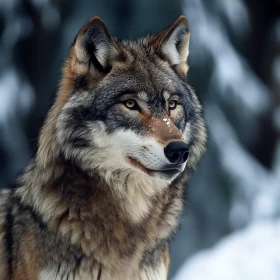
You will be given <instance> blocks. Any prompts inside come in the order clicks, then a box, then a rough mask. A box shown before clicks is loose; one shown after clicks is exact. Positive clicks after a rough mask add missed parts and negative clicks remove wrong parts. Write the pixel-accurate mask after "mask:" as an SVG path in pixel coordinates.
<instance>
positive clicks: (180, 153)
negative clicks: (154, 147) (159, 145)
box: [164, 142, 190, 164]
mask: <svg viewBox="0 0 280 280" xmlns="http://www.w3.org/2000/svg"><path fill="white" fill-rule="evenodd" d="M164 154H165V156H166V157H167V158H168V160H169V161H170V162H171V163H173V164H181V163H185V162H186V161H187V159H188V157H189V154H190V150H189V148H188V146H187V145H186V143H184V142H171V143H169V144H168V145H167V146H166V147H165V148H164Z"/></svg>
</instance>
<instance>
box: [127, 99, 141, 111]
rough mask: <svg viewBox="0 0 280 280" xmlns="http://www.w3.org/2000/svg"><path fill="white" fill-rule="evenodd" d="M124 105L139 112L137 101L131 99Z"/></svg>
mask: <svg viewBox="0 0 280 280" xmlns="http://www.w3.org/2000/svg"><path fill="white" fill-rule="evenodd" d="M124 105H125V106H126V107H127V108H128V109H130V110H138V108H139V107H138V104H137V102H136V101H135V100H133V99H129V100H126V101H125V102H124Z"/></svg>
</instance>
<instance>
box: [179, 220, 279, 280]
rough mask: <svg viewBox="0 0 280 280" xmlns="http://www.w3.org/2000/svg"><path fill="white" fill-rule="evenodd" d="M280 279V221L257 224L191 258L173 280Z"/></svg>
mask: <svg viewBox="0 0 280 280" xmlns="http://www.w3.org/2000/svg"><path fill="white" fill-rule="evenodd" d="M202 279H207V280H264V279H265V280H279V279H280V219H278V220H271V221H261V222H256V223H254V224H252V225H250V226H248V227H247V228H245V229H244V230H240V231H237V232H235V233H234V234H232V235H230V236H229V237H226V238H224V239H223V240H221V241H220V242H219V243H218V244H217V245H216V246H214V248H212V249H209V250H204V251H202V252H199V253H197V254H195V255H194V256H193V257H191V258H190V259H189V260H188V261H187V262H186V263H185V265H184V266H183V267H182V268H181V269H180V271H179V272H178V274H177V276H176V277H175V278H174V279H173V280H202Z"/></svg>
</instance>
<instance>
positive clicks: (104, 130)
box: [0, 16, 206, 280]
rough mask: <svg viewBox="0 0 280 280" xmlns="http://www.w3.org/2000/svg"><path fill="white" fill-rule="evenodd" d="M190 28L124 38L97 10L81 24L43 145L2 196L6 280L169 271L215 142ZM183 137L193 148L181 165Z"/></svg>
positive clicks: (180, 23)
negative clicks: (187, 196)
mask: <svg viewBox="0 0 280 280" xmlns="http://www.w3.org/2000/svg"><path fill="white" fill-rule="evenodd" d="M189 38H190V36H189V30H188V26H187V20H186V18H185V17H183V16H181V17H179V18H178V20H177V21H175V22H174V23H173V24H172V25H171V26H170V27H168V28H166V29H164V30H163V31H162V32H160V33H158V34H157V35H155V36H148V37H146V38H144V39H140V40H138V41H117V39H114V38H113V37H112V36H111V35H110V33H109V31H108V29H107V27H106V25H105V24H104V22H103V21H102V20H101V19H100V18H98V17H94V18H92V19H91V20H89V21H88V22H87V23H86V24H85V25H84V26H83V27H82V29H81V31H80V32H79V34H78V36H77V38H76V39H75V42H74V43H73V45H72V47H71V49H70V56H69V58H68V60H67V61H66V64H65V67H64V70H63V77H62V81H61V85H60V88H59V91H58V94H57V98H56V101H55V103H54V105H53V107H52V108H51V110H50V112H49V115H48V117H47V119H46V122H45V124H44V127H43V129H42V131H41V134H40V142H39V150H38V153H37V156H36V158H35V159H34V160H33V161H32V162H31V163H30V165H29V166H28V167H27V169H26V171H25V173H24V175H23V176H22V177H21V178H20V179H19V180H18V187H17V188H16V189H14V190H11V191H5V192H3V194H2V196H1V199H0V280H21V279H22V280H27V279H28V280H37V279H40V280H47V279H57V280H62V279H69V280H70V279H73V280H74V279H75V280H87V279H88V280H108V279H114V280H126V279H139V280H140V279H141V280H148V279H150V280H156V279H158V280H161V279H167V275H168V266H169V254H168V241H169V239H170V238H171V236H172V235H173V234H174V233H175V231H176V229H177V226H178V220H179V216H180V213H181V211H182V209H183V192H184V186H185V185H186V182H187V181H188V179H189V177H190V173H191V171H192V169H193V168H194V167H195V166H196V164H197V162H198V160H199V159H200V157H201V155H202V153H203V152H204V150H205V142H206V132H205V126H204V121H203V117H202V108H201V105H200V103H199V101H198V99H197V97H196V95H195V93H194V91H193V90H192V89H191V87H190V86H189V85H188V84H187V83H186V81H185V77H186V74H187V70H188V65H187V62H186V60H187V56H188V52H189V51H188V44H189ZM174 99H175V100H176V102H177V107H176V108H175V109H173V108H170V107H169V105H168V104H169V102H170V100H174ZM127 100H134V102H137V104H138V107H137V108H136V109H135V108H134V109H131V108H129V107H128V106H127V103H126V102H127ZM170 104H171V103H170ZM173 104H174V102H173ZM172 141H177V142H180V141H181V142H184V143H186V144H187V145H188V147H189V150H190V155H189V159H188V161H187V162H186V163H184V164H182V165H181V167H180V168H181V170H180V172H179V171H176V172H171V173H170V172H165V170H163V168H164V166H166V165H167V164H168V159H167V158H166V157H165V154H164V148H165V147H166V145H167V144H168V143H170V142H172Z"/></svg>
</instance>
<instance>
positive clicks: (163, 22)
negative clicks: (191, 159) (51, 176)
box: [0, 0, 280, 280]
mask: <svg viewBox="0 0 280 280" xmlns="http://www.w3.org/2000/svg"><path fill="white" fill-rule="evenodd" d="M180 14H185V15H186V16H187V17H188V19H189V25H190V30H191V45H190V59H189V64H190V71H189V76H188V81H189V82H190V84H191V85H192V86H193V87H194V88H195V89H196V90H197V92H198V95H199V97H200V99H201V100H202V102H203V104H204V108H205V117H206V121H207V125H208V129H209V144H208V152H207V154H206V155H205V156H204V158H203V160H202V161H201V164H200V166H199V167H198V170H197V172H195V174H194V176H193V179H192V181H191V184H189V186H187V195H186V209H185V213H184V215H183V217H182V219H181V228H180V231H179V233H178V234H177V235H176V237H175V238H174V240H173V242H172V244H171V255H172V263H171V273H170V275H171V278H172V279H173V280H200V279H205V278H207V280H212V279H213V280H219V279H223V280H225V279H226V280H243V279H244V280H245V279H246V280H251V279H252V280H258V279H262V280H263V279H265V280H276V279H277V280H279V279H280V2H279V0H266V1H255V0H211V1H210V0H182V1H179V0H173V1H172V0H170V1H166V0H164V1H163V0H153V1H149V0H130V1H125V0H118V1H116V0H103V1H102V0H81V1H75V0H67V1H66V0H53V1H51V0H22V1H20V0H0V36H1V41H0V187H6V186H8V185H13V180H14V178H15V177H16V175H17V174H18V173H20V172H21V170H22V169H23V168H24V167H25V166H26V165H27V163H28V161H29V160H30V158H31V157H32V156H33V155H34V153H35V151H36V149H37V139H38V133H39V129H40V127H41V125H42V122H43V120H44V118H45V116H46V113H47V111H48V109H49V107H50V106H51V104H52V102H53V99H54V96H55V91H56V88H57V84H58V81H59V77H60V69H61V67H62V65H63V61H64V59H65V58H66V56H67V52H68V49H69V46H70V44H71V43H72V41H73V39H74V36H75V35H76V33H77V32H78V30H79V29H80V27H81V26H82V24H83V23H84V22H85V21H86V20H87V19H88V18H90V17H92V16H94V15H99V16H101V17H102V18H104V20H105V21H106V23H107V24H108V26H109V29H110V30H111V32H112V33H113V34H114V35H116V36H119V37H121V38H135V37H137V36H141V35H144V34H145V33H146V32H157V31H160V30H161V29H163V28H164V27H165V26H167V25H169V24H170V23H172V22H173V21H174V20H175V19H176V18H177V17H178V16H179V15H180Z"/></svg>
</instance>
